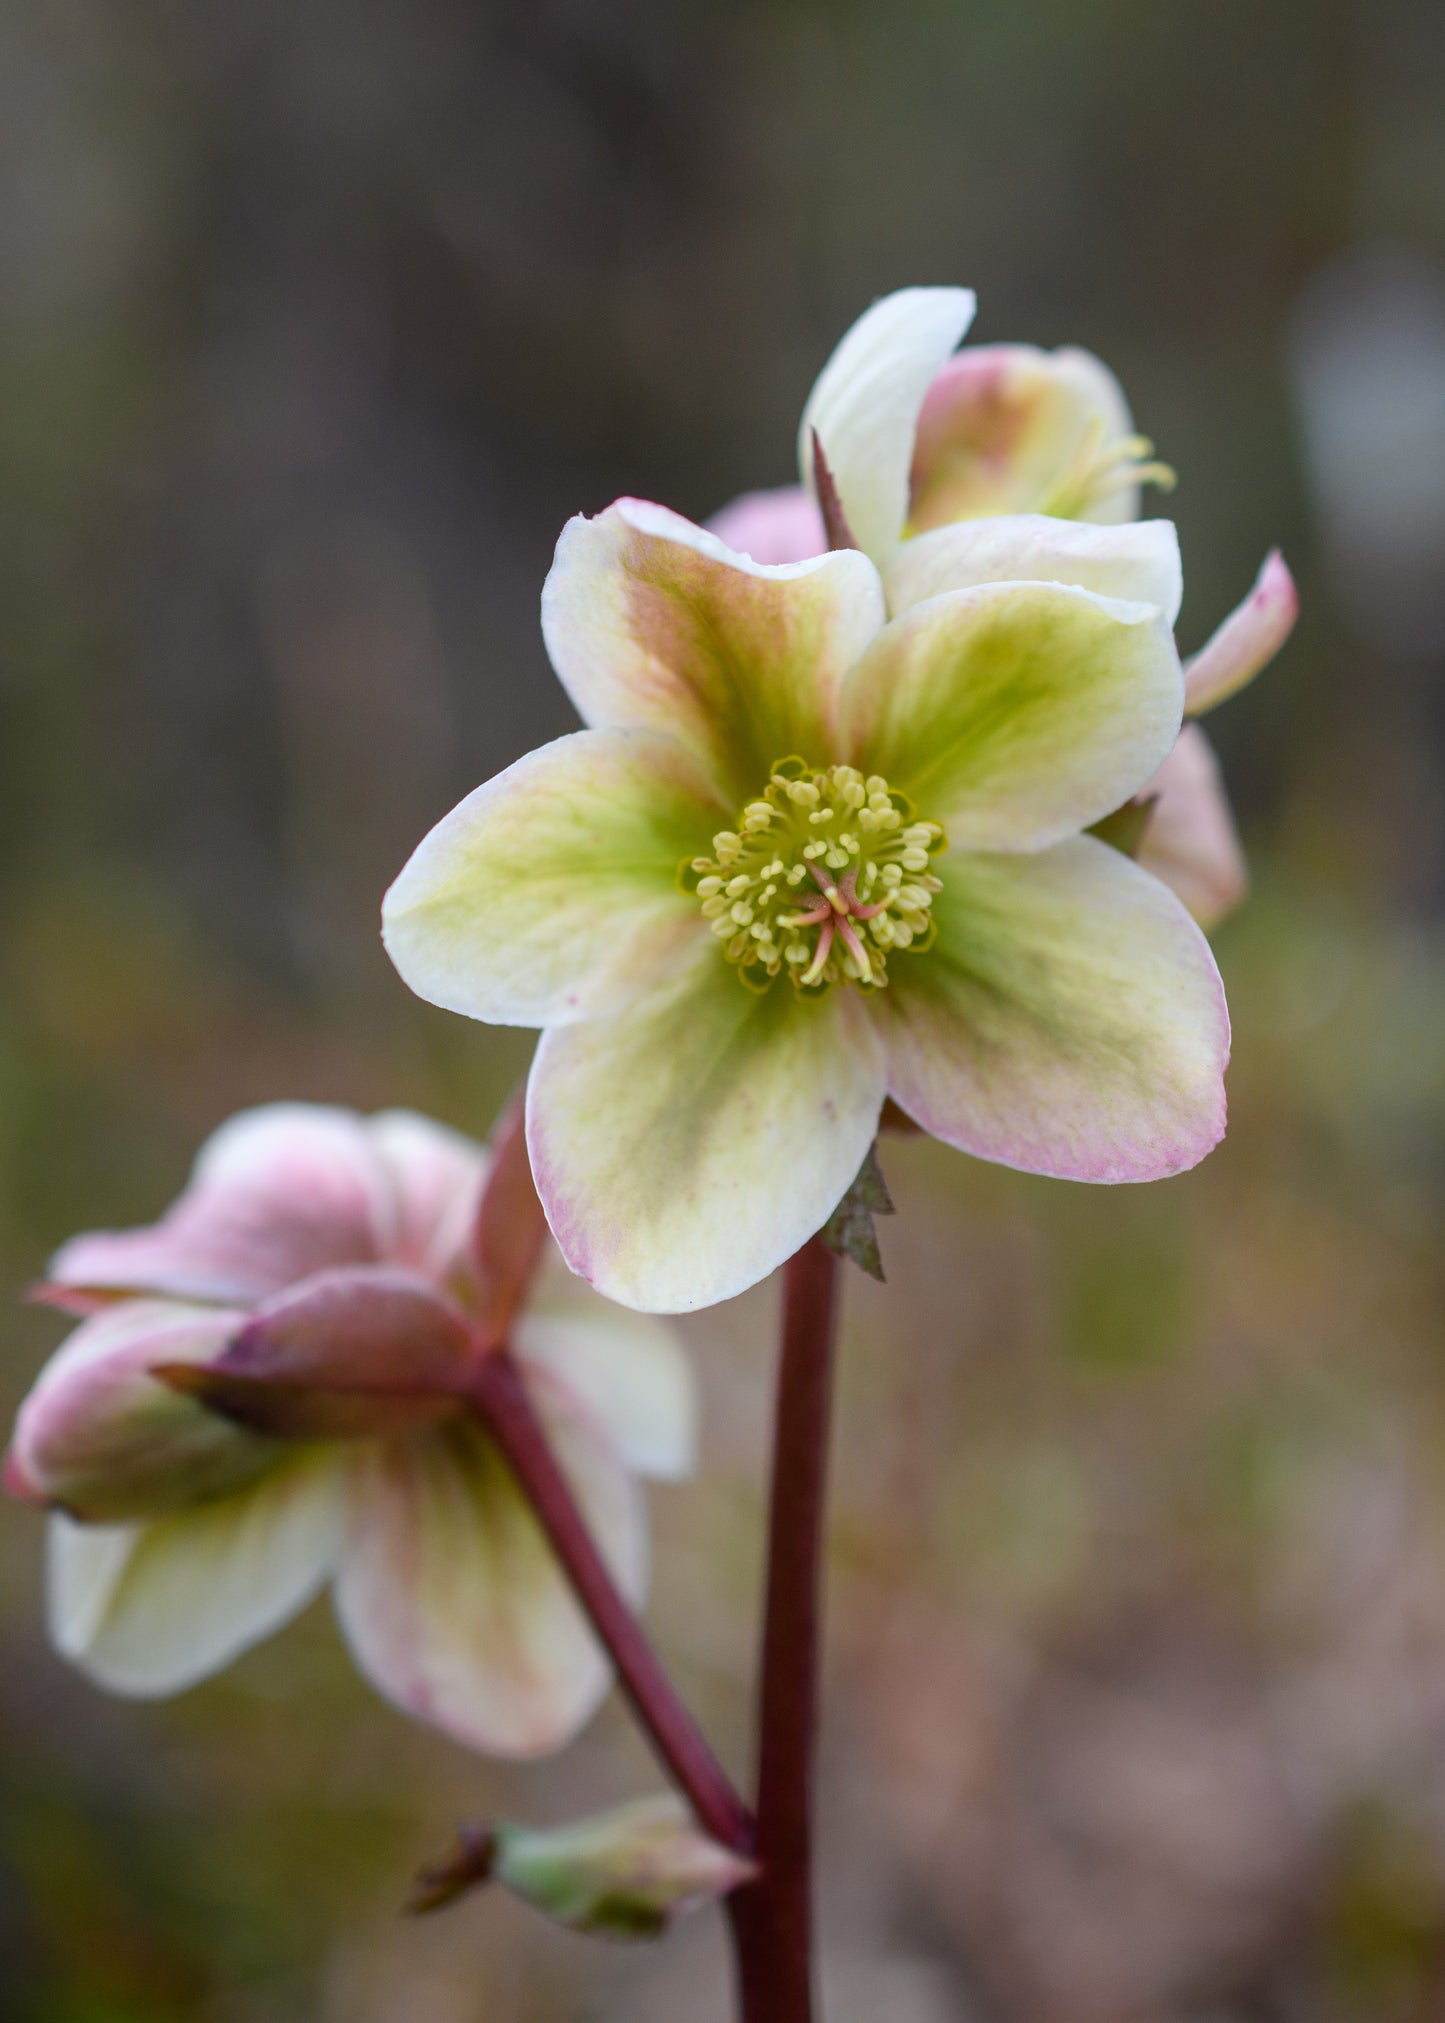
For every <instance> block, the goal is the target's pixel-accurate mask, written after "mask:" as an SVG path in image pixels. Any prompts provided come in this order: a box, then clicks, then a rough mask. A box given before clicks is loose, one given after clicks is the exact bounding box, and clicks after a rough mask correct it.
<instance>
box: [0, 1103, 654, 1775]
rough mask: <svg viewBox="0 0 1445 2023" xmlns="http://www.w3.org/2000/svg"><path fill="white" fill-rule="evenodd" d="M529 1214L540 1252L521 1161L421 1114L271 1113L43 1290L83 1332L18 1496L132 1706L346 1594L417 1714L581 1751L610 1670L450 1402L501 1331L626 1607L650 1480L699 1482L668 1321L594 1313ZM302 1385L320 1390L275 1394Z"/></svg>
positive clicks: (23, 1446)
mask: <svg viewBox="0 0 1445 2023" xmlns="http://www.w3.org/2000/svg"><path fill="white" fill-rule="evenodd" d="M504 1146H505V1141H504ZM514 1175H515V1176H519V1177H520V1181H521V1182H522V1183H524V1185H525V1196H526V1198H525V1200H523V1201H522V1202H521V1204H520V1208H519V1205H518V1194H519V1192H520V1190H519V1189H518V1186H517V1180H516V1178H513V1177H510V1176H514ZM484 1193H485V1195H486V1198H487V1202H488V1206H489V1207H495V1209H496V1211H497V1212H496V1214H495V1216H494V1217H493V1218H492V1224H491V1226H492V1227H493V1228H494V1229H495V1230H496V1232H497V1240H494V1241H493V1242H492V1243H491V1244H490V1246H489V1245H488V1243H487V1242H486V1241H483V1240H480V1239H475V1238H474V1229H475V1226H476V1224H477V1211H478V1204H479V1201H480V1200H481V1199H482V1197H483V1195H484ZM529 1214H530V1216H531V1217H532V1218H533V1219H536V1221H537V1234H538V1236H539V1237H540V1236H541V1234H542V1232H541V1229H540V1220H539V1219H538V1218H537V1217H536V1204H535V1199H534V1198H533V1197H532V1195H531V1187H530V1181H529V1180H528V1179H527V1170H526V1164H525V1160H524V1159H522V1158H521V1157H520V1151H519V1152H518V1153H516V1154H513V1155H511V1156H510V1158H509V1156H508V1154H507V1152H506V1150H505V1149H503V1150H502V1151H501V1152H500V1153H499V1154H498V1155H497V1157H496V1159H495V1160H493V1161H492V1162H491V1163H490V1165H489V1160H488V1155H487V1154H485V1153H483V1151H482V1150H481V1149H480V1147H478V1146H475V1145H473V1144H472V1143H470V1141H468V1140H467V1139H464V1138H461V1137H458V1136H457V1135H456V1134H455V1133H453V1132H451V1131H447V1130H445V1129H443V1128H442V1127H441V1126H440V1125H438V1124H433V1123H431V1122H430V1121H428V1120H427V1119H426V1118H424V1117H419V1116H416V1115H414V1114H412V1113H410V1112H407V1111H399V1110H397V1111H388V1112H386V1113H384V1114H382V1115H381V1116H377V1117H371V1118H362V1117H358V1116H355V1115H354V1114H353V1113H352V1112H350V1111H346V1110H336V1109H326V1108H320V1107H315V1106H312V1105H307V1104H274V1105H271V1106H269V1107H267V1108H264V1109H260V1110H253V1111H248V1112H245V1113H243V1114H242V1115H240V1116H237V1117H234V1118H232V1119H231V1121H230V1122H229V1123H228V1124H226V1125H224V1126H223V1127H222V1128H221V1129H220V1130H219V1131H217V1132H216V1133H215V1135H214V1136H213V1137H212V1138H211V1139H210V1140H209V1142H208V1143H207V1144H206V1146H205V1147H204V1148H203V1149H202V1152H201V1155H200V1157H199V1159H198V1161H197V1164H196V1168H195V1172H194V1175H193V1177H192V1180H191V1184H190V1186H189V1187H188V1188H187V1189H186V1192H185V1193H184V1194H183V1195H182V1196H181V1198H180V1200H179V1201H178V1202H177V1203H176V1204H175V1206H174V1207H173V1208H172V1209H171V1210H170V1212H169V1213H168V1214H167V1215H166V1216H165V1217H163V1218H162V1220H161V1221H160V1222H158V1223H157V1224H156V1225H155V1226H154V1227H153V1228H150V1229H140V1230H133V1231H127V1232H124V1233H121V1234H117V1235H106V1234H101V1235H92V1236H81V1237H77V1238H76V1239H75V1240H74V1241H73V1242H71V1243H68V1244H67V1245H66V1246H65V1248H64V1249H63V1250H62V1251H61V1252H60V1254H59V1255H58V1256H57V1257H56V1259H55V1260H54V1263H53V1265H52V1268H51V1276H50V1281H49V1283H48V1284H47V1286H46V1287H45V1288H43V1292H44V1295H45V1296H46V1297H47V1298H49V1299H50V1300H51V1301H52V1303H54V1304H57V1305H60V1306H62V1307H67V1308H69V1309H70V1310H71V1311H74V1312H77V1313H81V1314H85V1315H86V1316H87V1318H85V1319H83V1320H82V1322H81V1325H80V1326H79V1327H78V1328H77V1329H76V1330H75V1332H74V1333H73V1334H72V1335H70V1336H69V1338H68V1339H67V1340H66V1341H65V1342H64V1343H62V1345H61V1347H60V1349H59V1350H58V1351H57V1353H56V1355H55V1356H54V1357H53V1358H52V1359H51V1361H50V1363H49V1364H48V1365H47V1366H46V1368H45V1369H44V1370H43V1371H42V1372H41V1375H40V1378H39V1380H38V1381H37V1383H36V1385H35V1387H34V1389H33V1390H32V1391H31V1393H30V1395H29V1397H28V1398H27V1399H26V1400H25V1403H24V1404H23V1405H22V1406H21V1409H20V1414H19V1417H18V1419H17V1422H16V1428H15V1435H14V1440H13V1444H12V1446H11V1450H10V1454H9V1457H8V1461H7V1464H6V1476H5V1479H6V1486H7V1487H8V1488H9V1489H10V1490H11V1491H12V1492H13V1493H15V1494H18V1495H21V1496H26V1497H28V1498H30V1499H31V1500H33V1501H35V1502H38V1503H42V1504H45V1505H48V1506H50V1507H51V1509H52V1510H53V1512H54V1514H53V1515H52V1517H51V1519H50V1567H49V1610H50V1622H51V1631H52V1634H53V1636H54V1638H55V1641H56V1643H57V1645H58V1646H59V1648H60V1650H61V1651H62V1652H63V1653H64V1654H65V1655H66V1656H67V1657H69V1658H71V1659H73V1660H74V1662H75V1663H76V1664H78V1665H79V1666H80V1667H81V1668H82V1669H83V1670H84V1671H86V1672H88V1673H89V1674H90V1675H91V1677H93V1678H94V1679H96V1680H97V1681H98V1682H99V1683H100V1684H101V1685H104V1686H108V1687H110V1688H111V1689H112V1690H114V1691H117V1692H122V1693H132V1694H162V1693H171V1692H176V1691H178V1690H179V1689H180V1688H182V1687H184V1686H188V1685H190V1684H192V1683H193V1682H194V1681H196V1680H198V1679H201V1678H203V1677H204V1676H205V1675H206V1674H207V1673H209V1672H213V1671H216V1670H218V1669H219V1668H220V1667H221V1666H222V1665H225V1664H227V1663H229V1662H230V1660H231V1659H232V1658H233V1657H235V1656H236V1655H237V1654H238V1653H239V1652H240V1651H242V1650H244V1649H246V1648H247V1646H248V1645H250V1644H253V1643H255V1642H257V1641H258V1640H259V1639H260V1638H262V1637H264V1636H267V1635H269V1634H270V1633H271V1632H272V1631H273V1630H275V1629H277V1628H279V1627H280V1626H281V1624H283V1623H284V1622H286V1621H287V1620H289V1618H290V1617H292V1616H294V1615H295V1614H296V1613H297V1611H298V1610H299V1609H301V1608H302V1607H303V1606H304V1605H305V1604H306V1603H307V1602H308V1601H309V1600H310V1599H311V1598H312V1596H313V1595H314V1594H315V1593H316V1592H317V1591H318V1589H320V1588H321V1587H322V1586H323V1585H324V1584H325V1583H326V1582H328V1581H330V1582H332V1583H333V1586H334V1594H335V1602H336V1610H337V1615H338V1617H339V1619H340V1622H341V1627H342V1630H343V1632H344V1633H345V1636H346V1639H347V1641H348V1643H349V1644H350V1646H351V1650H352V1652H353V1655H354V1656H355V1658H356V1661H357V1663H358V1665H359V1666H360V1668H361V1670H362V1671H363V1672H364V1673H365V1674H366V1676H367V1677H368V1678H369V1679H370V1680H371V1681H372V1683H373V1684H374V1685H375V1686H377V1687H378V1688H379V1690H380V1691H381V1692H383V1693H384V1694H386V1696H387V1697H388V1698H389V1699H391V1700H393V1701H394V1702H395V1703H396V1704H397V1705H398V1706H400V1707H402V1708H404V1709H405V1710H406V1711H407V1712H409V1713H412V1714H415V1715H418V1716H419V1717H421V1718H422V1719H424V1720H427V1721H431V1722H434V1723H435V1724H436V1725H437V1726H439V1727H441V1728H444V1729H446V1730H447V1731H448V1732H449V1733H451V1734H453V1735H455V1736H456V1737H457V1738H458V1739H459V1740H461V1741H463V1742H466V1743H469V1744H471V1745H472V1746H473V1747H475V1748H479V1749H485V1750H490V1751H493V1752H495V1753H499V1754H504V1755H529V1754H533V1753H536V1752H538V1751H542V1750H546V1749H551V1748H555V1747H557V1746H559V1745H560V1744H561V1743H562V1742H564V1741H566V1740H567V1738H568V1737H569V1736H570V1735H571V1733H572V1732H573V1731H574V1730H575V1729H576V1728H577V1727H578V1726H580V1724H581V1723H582V1721H583V1720H585V1719H586V1717H587V1716H588V1715H589V1714H590V1713H591V1712H592V1710H593V1708H594V1707H595V1706H596V1704H597V1702H598V1701H599V1699H600V1698H601V1696H602V1694H603V1692H604V1691H605V1689H606V1685H607V1681H608V1677H609V1673H608V1667H607V1663H606V1660H605V1658H604V1657H603V1654H602V1652H601V1650H600V1648H599V1646H598V1645H597V1644H596V1642H595V1640H594V1638H593V1636H592V1633H591V1631H590V1629H589V1628H588V1626H587V1624H586V1622H585V1621H584V1619H583V1617H582V1614H581V1612H580V1610H579V1608H578V1607H577V1604H576V1603H575V1602H574V1601H573V1599H572V1595H571V1592H570V1589H569V1588H568V1586H567V1582H566V1579H565V1576H564V1575H563V1573H562V1571H561V1569H560V1568H559V1567H558V1565H557V1564H556V1562H555V1560H554V1559H553V1557H552V1553H551V1549H550V1547H549V1546H548V1545H547V1543H546V1540H545V1539H544V1538H543V1536H542V1533H541V1531H540V1529H539V1528H538V1525H537V1523H536V1520H535V1519H534V1518H533V1516H532V1513H531V1510H530V1508H529V1507H528V1505H527V1504H526V1503H525V1502H524V1500H523V1498H522V1495H521V1492H520V1491H519V1490H518V1488H517V1487H516V1485H515V1483H514V1481H513V1479H512V1476H511V1475H510V1473H509V1471H508V1469H507V1467H506V1466H505V1464H504V1462H503V1461H502V1459H501V1456H500V1454H499V1453H498V1451H497V1449H496V1448H495V1447H494V1446H493V1444H492V1442H491V1440H490V1438H489V1436H488V1435H487V1433H486V1432H485V1431H484V1430H483V1428H482V1427H481V1426H480V1425H478V1424H477V1423H476V1422H475V1421H474V1420H473V1419H472V1418H470V1417H468V1416H467V1414H466V1413H465V1412H464V1411H463V1410H462V1409H460V1405H459V1402H458V1400H456V1399H454V1398H449V1397H448V1396H447V1395H445V1389H446V1384H447V1382H448V1381H449V1379H450V1378H451V1377H452V1376H457V1377H460V1376H462V1375H463V1374H464V1371H465V1365H466V1360H467V1358H468V1356H469V1355H472V1354H475V1353H476V1352H477V1350H476V1328H477V1326H478V1325H479V1324H481V1325H482V1326H483V1330H484V1332H485V1326H486V1323H487V1321H488V1319H489V1318H490V1319H491V1320H493V1321H495V1322H496V1324H497V1325H498V1326H500V1327H502V1328H504V1329H508V1328H509V1332H510V1335H511V1340H512V1344H513V1348H514V1350H515V1352H516V1356H517V1361H518V1366H519V1369H520V1371H521V1373H522V1376H523V1380H524V1381H525V1383H526V1386H527V1388H528V1391H529V1392H530V1394H531V1396H532V1399H533V1402H534V1403H535V1405H536V1407H537V1409H538V1411H539V1412H540V1413H541V1414H542V1415H543V1417H544V1419H545V1421H546V1423H547V1427H548V1430H549V1432H550V1434H551V1436H552V1439H553V1441H554V1444H555V1447H556V1451H557V1454H558V1458H559V1460H560V1461H561V1463H562V1465H563V1466H564V1468H565V1469H566V1470H567V1472H568V1474H569V1476H570V1478H571V1481H572V1484H573V1487H574V1489H575V1491H576V1493H577V1496H578V1498H579V1500H580V1502H581V1504H582V1507H583V1509H584V1511H585V1512H586V1515H587V1517H588V1519H589V1520H590V1522H591V1525H592V1527H593V1531H594V1535H595V1536H596V1538H597V1541H598V1543H599V1545H600V1546H601V1548H602V1550H603V1552H604V1553H605V1554H606V1556H607V1557H608V1559H609V1561H610V1563H611V1565H612V1567H613V1570H614V1572H615V1574H616V1576H617V1578H618V1579H619V1581H620V1583H621V1584H622V1586H623V1587H624V1588H625V1589H626V1590H627V1591H628V1593H629V1594H630V1595H631V1596H632V1597H633V1598H634V1599H637V1598H638V1597H639V1596H640V1594H641V1592H642V1590H643V1589H644V1588H645V1586H646V1575H647V1534H646V1520H645V1514H644V1510H643V1505H642V1499H641V1495H640V1492H639V1491H638V1489H637V1487H636V1485H635V1483H634V1481H633V1479H632V1478H633V1474H634V1473H638V1474H643V1475H657V1476H672V1475H677V1474H681V1473H684V1472H686V1470H687V1468H688V1466H689V1463H690V1456H691V1444H692V1399H691V1391H690V1387H689V1379H688V1374H687V1370H686V1367H685V1365H684V1363H683V1361H682V1358H681V1352H680V1350H679V1348H678V1345H677V1343H676V1341H675V1339H674V1337H673V1334H672V1331H671V1330H670V1329H668V1328H667V1327H666V1326H665V1325H664V1324H663V1323H662V1322H659V1321H653V1320H647V1319H644V1318H642V1317H641V1316H639V1315H636V1314H631V1313H626V1312H623V1311H622V1310H620V1309H619V1308H617V1307H615V1306H610V1305H609V1304H608V1303H607V1302H606V1301H604V1300H602V1299H599V1298H598V1297H597V1295H596V1294H595V1293H593V1292H591V1291H590V1290H589V1289H588V1288H587V1287H586V1286H584V1285H581V1284H579V1282H578V1281H577V1279H575V1278H574V1277H573V1276H572V1275H571V1274H570V1273H569V1272H567V1271H566V1270H565V1268H564V1267H563V1266H562V1263H561V1260H560V1259H559V1258H558V1257H557V1255H556V1252H555V1250H554V1249H553V1248H552V1246H551V1245H550V1243H548V1244H546V1245H545V1249H544V1251H543V1254H542V1256H541V1258H540V1261H539V1260H538V1259H537V1241H536V1240H535V1239H530V1240H529V1237H528V1232H527V1228H526V1223H527V1218H528V1215H529ZM484 1221H485V1216H484ZM514 1237H515V1238H516V1239H517V1241H516V1242H514V1241H513V1239H514ZM516 1250H520V1251H522V1252H524V1253H525V1256H522V1257H517V1256H515V1255H508V1254H507V1253H508V1252H509V1251H516ZM538 1263H539V1269H538V1270H537V1275H536V1278H535V1281H533V1280H532V1277H531V1272H530V1271H529V1270H528V1266H530V1265H534V1264H538ZM518 1299H520V1300H521V1305H520V1308H519V1309H518V1310H517V1311H515V1312H512V1311H510V1309H511V1308H512V1307H513V1306H514V1305H515V1303H516V1301H517V1300H518ZM307 1368H313V1369H315V1370H316V1371H318V1372H324V1373H325V1376H326V1378H327V1388H324V1389H316V1390H309V1391H308V1390H307V1389H306V1388H305V1386H304V1385H302V1386H300V1387H297V1386H296V1385H295V1384H294V1383H292V1384H290V1385H286V1384H271V1385H269V1386H268V1383H267V1381H266V1379H267V1373H268V1371H269V1372H271V1373H272V1374H273V1375H274V1374H275V1373H276V1372H277V1371H278V1370H284V1371H286V1372H287V1373H288V1375H289V1376H291V1377H293V1378H294V1376H295V1373H296V1372H297V1370H303V1371H304V1370H305V1369H307ZM158 1371H159V1372H160V1373H161V1374H160V1375H158V1374H157V1372H158ZM418 1375H420V1376H422V1377H424V1378H425V1379H426V1380H427V1384H428V1385H429V1386H431V1387H433V1388H430V1389H428V1388H425V1387H419V1386H417V1385H416V1382H415V1379H416V1378H417V1376H418ZM163 1378H164V1381H163V1380H162V1379H163ZM203 1400H209V1401H210V1402H203Z"/></svg>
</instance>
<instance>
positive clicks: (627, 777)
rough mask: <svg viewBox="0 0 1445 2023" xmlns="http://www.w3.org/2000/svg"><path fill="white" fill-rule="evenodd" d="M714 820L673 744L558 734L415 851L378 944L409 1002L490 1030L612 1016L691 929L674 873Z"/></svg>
mask: <svg viewBox="0 0 1445 2023" xmlns="http://www.w3.org/2000/svg"><path fill="white" fill-rule="evenodd" d="M727 812H729V813H730V812H731V811H727ZM723 819H724V811H723V810H722V809H721V808H720V807H719V806H718V805H717V804H716V803H714V802H712V801H711V800H710V799H709V794H708V788H707V785H706V783H705V781H704V780H703V778H702V776H701V774H700V772H699V771H698V768H697V766H696V765H695V763H694V761H693V760H692V759H691V758H690V757H689V756H688V753H687V752H686V751H685V750H684V749H683V747H682V746H681V745H680V744H678V743H676V742H675V740H673V739H671V738H667V737H661V736H659V735H657V734H656V733H655V732H651V731H643V730H609V731H579V732H575V733H574V734H573V735H572V736H571V737H565V738H558V739H557V741H556V742H555V743H554V744H550V745H543V747H542V748H541V750H540V751H536V752H531V753H529V754H528V756H527V757H526V758H524V759H520V760H518V762H517V764H516V765H514V766H512V767H510V768H509V769H508V770H507V771H506V772H505V773H501V774H499V775H498V777H497V778H496V779H494V780H489V781H488V782H487V784H486V786H484V787H478V788H477V790H476V792H475V793H473V794H469V795H468V796H467V798H466V800H464V801H463V802H462V803H461V805H460V806H459V807H456V808H453V810H452V812H451V813H450V814H449V815H447V816H445V817H444V818H443V820H442V821H440V822H438V824H437V826H436V827H435V829H433V830H432V832H431V834H430V835H429V836H426V837H425V838H424V839H423V840H422V842H421V843H420V844H419V845H418V846H417V848H416V850H415V852H414V853H413V855H412V857H411V859H410V861H409V862H408V863H407V864H406V866H405V868H404V869H403V871H402V873H401V876H400V877H399V878H398V879H397V881H396V883H395V884H394V885H393V886H392V888H391V890H390V891H389V892H388V893H387V895H386V899H385V902H384V904H383V907H382V935H383V939H384V940H385V942H386V948H387V953H388V954H389V955H390V957H391V959H392V961H393V962H394V963H395V964H396V966H397V969H398V970H399V971H400V973H401V976H402V978H403V980H404V981H405V982H406V983H408V984H409V985H410V986H411V988H412V989H413V990H414V991H415V992H416V994H417V996H418V997H424V998H426V999H428V1000H429V1002H430V1003H432V1004H439V1005H441V1006H443V1008H444V1009H445V1010H447V1011H458V1012H462V1013H464V1014H465V1015H466V1016H467V1017H469V1018H476V1019H485V1020H487V1021H488V1022H489V1023H490V1024H492V1025H513V1026H539V1025H547V1024H552V1023H557V1022H561V1021H566V1020H569V1019H579V1018H589V1017H592V1016H594V1015H595V1014H597V1013H600V1012H607V1011H611V1010H614V1009H615V1008H616V1007H617V1006H619V1005H621V1004H625V1003H627V1002H628V1001H629V1000H630V999H631V998H633V997H634V996H636V995H637V994H638V993H639V992H643V991H645V990H646V989H647V988H648V987H649V985H650V984H652V983H653V982H655V981H656V980H657V979H658V978H659V977H663V976H666V974H667V973H668V970H669V968H670V967H672V966H673V965H674V964H675V963H676V962H677V961H678V960H679V957H680V955H681V952H682V950H683V949H684V948H685V947H686V945H687V943H688V941H689V940H692V939H695V938H696V935H697V933H698V930H699V928H700V926H701V917H700V915H699V913H698V908H697V901H696V900H695V899H692V898H689V897H688V896H687V895H685V894H684V893H682V892H680V891H679V890H678V888H677V883H676V876H677V867H678V865H679V863H680V862H681V861H682V860H683V859H684V858H686V857H690V856H692V855H693V854H694V853H695V852H696V851H698V850H702V849H706V847H707V845H708V843H709V841H710V840H711V837H712V835H713V834H714V832H715V831H716V829H717V828H718V827H719V825H720V824H721V823H722V821H723Z"/></svg>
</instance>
